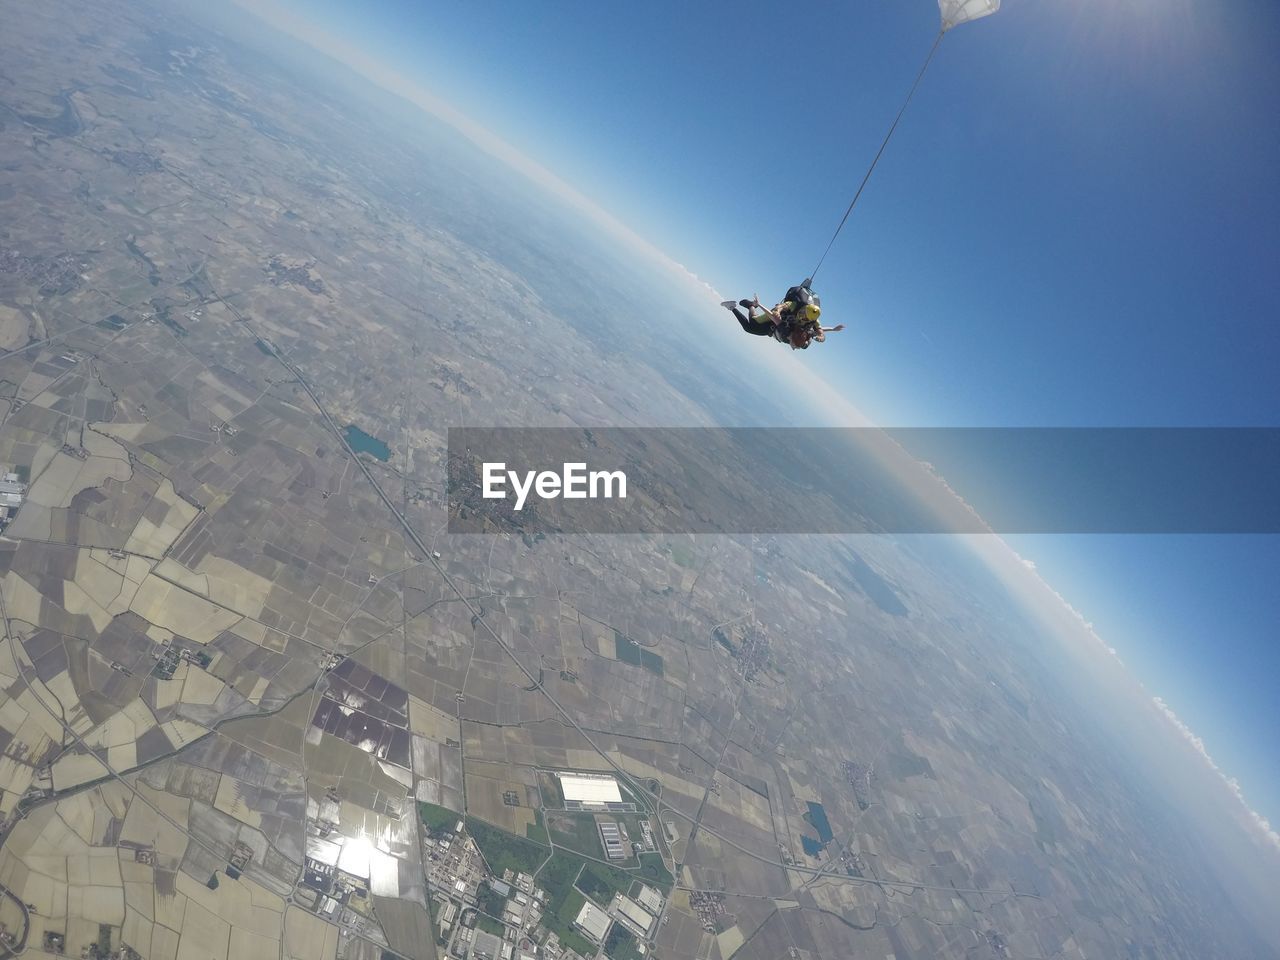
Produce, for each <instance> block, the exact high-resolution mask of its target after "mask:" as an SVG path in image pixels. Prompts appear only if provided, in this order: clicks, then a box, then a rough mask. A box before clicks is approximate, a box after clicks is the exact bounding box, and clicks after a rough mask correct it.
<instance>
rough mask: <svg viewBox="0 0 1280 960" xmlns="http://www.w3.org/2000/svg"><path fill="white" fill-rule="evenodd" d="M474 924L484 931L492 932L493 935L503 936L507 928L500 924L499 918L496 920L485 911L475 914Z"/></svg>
mask: <svg viewBox="0 0 1280 960" xmlns="http://www.w3.org/2000/svg"><path fill="white" fill-rule="evenodd" d="M476 926H477V927H479V928H480V929H481V930H483V931H484V932H485V933H492V934H493V935H494V936H495V937H503V936H505V935H506V932H507V928H506V927H505V926H503V925H502V921H501V920H496V919H494V918H493V917H491V916H489V915H488V914H487V913H477V914H476Z"/></svg>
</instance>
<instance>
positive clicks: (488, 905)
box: [476, 883, 507, 917]
mask: <svg viewBox="0 0 1280 960" xmlns="http://www.w3.org/2000/svg"><path fill="white" fill-rule="evenodd" d="M476 906H478V907H479V908H480V910H481V911H482V912H483V913H487V914H488V915H489V916H491V917H501V916H502V914H503V912H504V910H505V909H506V906H507V898H506V897H504V896H502V895H501V894H499V893H498V891H496V890H494V889H493V887H491V886H489V885H488V884H487V883H486V884H485V885H484V886H482V887H481V888H480V889H479V891H478V892H477V893H476Z"/></svg>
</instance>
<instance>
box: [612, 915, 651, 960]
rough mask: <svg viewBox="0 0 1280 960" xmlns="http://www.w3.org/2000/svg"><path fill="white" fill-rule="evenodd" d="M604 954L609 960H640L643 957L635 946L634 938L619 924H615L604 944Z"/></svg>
mask: <svg viewBox="0 0 1280 960" xmlns="http://www.w3.org/2000/svg"><path fill="white" fill-rule="evenodd" d="M604 952H605V954H606V955H607V956H608V957H609V960H641V958H642V957H643V956H644V954H642V953H641V952H640V949H639V946H638V945H637V944H636V938H635V936H634V935H633V934H632V933H631V931H630V930H628V929H627V928H626V927H624V926H623V925H622V924H620V923H615V924H614V925H613V929H612V930H610V931H609V936H608V938H607V939H606V940H605V942H604Z"/></svg>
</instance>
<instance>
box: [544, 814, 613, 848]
mask: <svg viewBox="0 0 1280 960" xmlns="http://www.w3.org/2000/svg"><path fill="white" fill-rule="evenodd" d="M548 828H549V829H550V830H551V835H552V839H553V840H554V841H555V844H556V846H558V847H568V848H569V849H570V850H576V851H577V852H578V853H582V854H586V855H587V856H589V857H599V856H603V854H604V850H603V849H602V848H601V846H600V831H599V830H597V829H596V819H595V817H593V816H591V814H586V813H579V814H566V813H555V814H552V815H551V819H550V822H549V823H548Z"/></svg>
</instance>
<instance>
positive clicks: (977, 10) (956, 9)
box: [938, 0, 1000, 33]
mask: <svg viewBox="0 0 1280 960" xmlns="http://www.w3.org/2000/svg"><path fill="white" fill-rule="evenodd" d="M999 9H1000V0H938V12H939V13H941V14H942V32H943V33H946V32H947V31H948V30H950V29H951V28H952V27H958V26H959V25H960V24H962V23H968V22H969V21H970V20H981V19H982V18H983V17H989V16H991V14H993V13H995V12H996V11H997V10H999Z"/></svg>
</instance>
